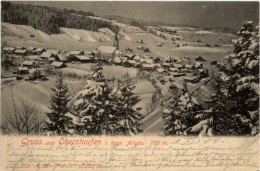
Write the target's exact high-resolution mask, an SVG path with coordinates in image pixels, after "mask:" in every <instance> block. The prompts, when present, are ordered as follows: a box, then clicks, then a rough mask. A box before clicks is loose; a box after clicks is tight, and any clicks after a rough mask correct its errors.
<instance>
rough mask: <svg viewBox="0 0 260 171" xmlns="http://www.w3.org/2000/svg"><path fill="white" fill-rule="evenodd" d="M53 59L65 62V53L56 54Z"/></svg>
mask: <svg viewBox="0 0 260 171" xmlns="http://www.w3.org/2000/svg"><path fill="white" fill-rule="evenodd" d="M55 59H56V60H58V61H61V62H67V58H66V56H65V54H61V53H59V54H57V56H55Z"/></svg>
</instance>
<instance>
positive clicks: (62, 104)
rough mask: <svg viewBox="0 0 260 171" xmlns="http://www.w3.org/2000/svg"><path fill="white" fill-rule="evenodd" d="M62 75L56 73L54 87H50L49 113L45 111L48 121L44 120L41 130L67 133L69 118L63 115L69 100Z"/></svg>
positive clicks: (58, 133) (61, 133)
mask: <svg viewBox="0 0 260 171" xmlns="http://www.w3.org/2000/svg"><path fill="white" fill-rule="evenodd" d="M63 79H64V78H63V76H62V74H61V73H58V76H57V80H56V82H55V88H53V89H51V90H52V93H51V99H50V107H49V108H50V110H51V112H50V113H47V116H48V121H46V122H45V125H44V126H43V128H42V130H43V132H44V133H46V132H49V133H51V134H54V135H67V134H69V132H68V125H69V123H70V119H69V118H68V117H67V116H65V114H66V113H67V112H68V103H69V101H70V99H69V94H68V91H69V89H68V87H67V84H66V83H64V82H63Z"/></svg>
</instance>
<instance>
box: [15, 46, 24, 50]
mask: <svg viewBox="0 0 260 171" xmlns="http://www.w3.org/2000/svg"><path fill="white" fill-rule="evenodd" d="M15 49H16V50H25V47H22V46H17V47H16V48H15Z"/></svg>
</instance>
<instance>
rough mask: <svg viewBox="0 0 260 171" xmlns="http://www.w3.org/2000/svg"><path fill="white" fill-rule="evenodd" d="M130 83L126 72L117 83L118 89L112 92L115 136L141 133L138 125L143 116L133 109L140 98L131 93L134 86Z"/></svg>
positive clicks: (130, 80) (140, 126) (140, 127)
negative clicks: (115, 113) (115, 120)
mask: <svg viewBox="0 0 260 171" xmlns="http://www.w3.org/2000/svg"><path fill="white" fill-rule="evenodd" d="M131 82H132V79H131V77H130V75H129V73H128V72H127V73H126V74H125V75H124V76H123V79H122V80H121V81H119V82H118V87H117V88H114V90H113V97H114V99H115V104H116V108H117V109H116V111H117V115H116V119H117V124H116V129H115V132H116V134H117V135H134V134H137V133H140V132H142V131H143V130H142V125H141V124H140V123H139V121H140V119H142V117H143V116H142V114H140V113H139V112H137V111H136V110H135V109H134V107H133V106H134V105H135V104H137V103H138V102H139V101H140V98H139V97H138V96H137V95H136V94H135V93H134V92H133V90H134V89H135V86H133V85H132V83H131Z"/></svg>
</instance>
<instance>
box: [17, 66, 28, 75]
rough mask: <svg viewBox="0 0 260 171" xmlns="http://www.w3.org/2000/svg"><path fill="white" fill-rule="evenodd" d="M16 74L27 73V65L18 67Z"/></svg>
mask: <svg viewBox="0 0 260 171" xmlns="http://www.w3.org/2000/svg"><path fill="white" fill-rule="evenodd" d="M17 74H19V75H23V74H29V69H28V68H27V67H20V68H18V71H17Z"/></svg>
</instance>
